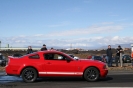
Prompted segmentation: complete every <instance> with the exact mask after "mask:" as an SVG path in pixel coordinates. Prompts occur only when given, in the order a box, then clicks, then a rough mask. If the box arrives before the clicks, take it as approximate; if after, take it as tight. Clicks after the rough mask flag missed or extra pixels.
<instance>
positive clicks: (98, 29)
mask: <svg viewBox="0 0 133 88" xmlns="http://www.w3.org/2000/svg"><path fill="white" fill-rule="evenodd" d="M122 29H123V26H120V25H116V26H115V25H114V26H90V27H88V28H82V29H74V30H66V31H60V32H54V33H51V34H49V35H48V36H75V35H85V34H86V35H87V34H103V33H105V32H106V33H112V32H117V31H120V30H122Z"/></svg>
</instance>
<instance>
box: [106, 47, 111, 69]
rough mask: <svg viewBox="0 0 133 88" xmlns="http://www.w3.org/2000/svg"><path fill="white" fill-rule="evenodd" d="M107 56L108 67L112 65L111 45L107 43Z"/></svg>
mask: <svg viewBox="0 0 133 88" xmlns="http://www.w3.org/2000/svg"><path fill="white" fill-rule="evenodd" d="M106 54H107V58H108V62H107V64H108V67H112V50H111V45H108V49H107V50H106Z"/></svg>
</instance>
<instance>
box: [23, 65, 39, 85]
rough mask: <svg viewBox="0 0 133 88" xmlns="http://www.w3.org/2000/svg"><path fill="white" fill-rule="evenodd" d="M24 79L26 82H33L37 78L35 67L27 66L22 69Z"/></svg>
mask: <svg viewBox="0 0 133 88" xmlns="http://www.w3.org/2000/svg"><path fill="white" fill-rule="evenodd" d="M21 76H22V79H23V81H24V82H27V83H32V82H35V81H36V79H37V71H36V70H35V69H34V68H31V67H30V68H25V69H24V70H23V71H22V75H21Z"/></svg>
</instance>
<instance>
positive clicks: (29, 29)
mask: <svg viewBox="0 0 133 88" xmlns="http://www.w3.org/2000/svg"><path fill="white" fill-rule="evenodd" d="M132 8H133V0H0V41H1V46H2V47H6V46H7V44H9V45H10V47H11V46H12V47H27V46H40V47H42V45H43V44H46V45H47V47H62V48H69V47H70V46H72V47H73V48H82V47H86V48H87V49H88V48H91V47H102V46H107V45H115V44H129V43H133V10H132Z"/></svg>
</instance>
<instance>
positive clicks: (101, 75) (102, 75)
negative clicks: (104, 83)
mask: <svg viewBox="0 0 133 88" xmlns="http://www.w3.org/2000/svg"><path fill="white" fill-rule="evenodd" d="M107 74H108V69H103V70H102V71H101V72H100V77H102V78H104V77H106V76H107Z"/></svg>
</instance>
